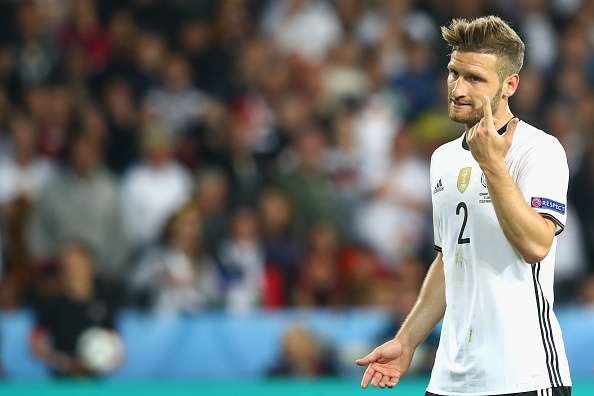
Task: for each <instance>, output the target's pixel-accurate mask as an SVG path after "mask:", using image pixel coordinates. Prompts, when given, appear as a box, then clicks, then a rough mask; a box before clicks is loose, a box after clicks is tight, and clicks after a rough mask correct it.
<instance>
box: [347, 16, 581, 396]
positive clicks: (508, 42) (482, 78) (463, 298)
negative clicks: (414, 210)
mask: <svg viewBox="0 0 594 396" xmlns="http://www.w3.org/2000/svg"><path fill="white" fill-rule="evenodd" d="M441 32H442V36H443V38H444V39H445V41H446V42H447V44H448V45H449V46H450V47H451V49H452V53H451V55H450V61H449V63H448V67H447V68H448V78H447V86H448V101H449V103H448V113H449V117H450V118H451V119H452V120H454V121H456V122H459V123H462V124H464V125H465V126H466V128H465V132H464V133H463V134H462V136H460V137H459V138H458V139H456V140H454V141H451V142H448V143H446V144H444V145H442V146H441V147H439V148H438V149H437V150H436V151H435V152H434V153H433V155H432V158H431V189H432V191H431V192H432V194H433V195H432V203H433V226H434V234H435V249H436V250H437V256H436V258H435V260H434V261H433V263H432V264H431V268H430V269H429V272H428V273H427V276H426V278H425V281H424V283H423V287H422V288H421V291H420V293H419V297H418V299H417V302H416V304H415V306H414V308H413V309H412V311H411V312H410V314H409V315H408V317H407V318H406V320H405V322H404V324H403V325H402V327H401V328H400V330H399V331H398V334H397V335H396V336H395V338H394V339H392V340H390V341H388V342H386V343H384V344H382V345H380V346H378V347H377V348H375V349H374V350H373V351H372V352H371V353H369V354H368V355H367V356H365V357H363V358H361V359H359V360H357V363H358V364H359V365H366V366H367V369H366V370H365V373H364V375H363V379H362V382H361V386H362V387H364V388H365V387H367V386H368V384H369V383H371V384H372V385H373V386H379V387H381V388H384V387H388V388H390V387H393V386H395V385H396V384H397V383H398V381H399V380H400V378H402V376H403V375H405V373H406V371H407V369H408V367H409V365H410V362H411V359H412V357H413V354H414V351H415V348H416V346H417V345H419V343H421V342H422V341H423V340H424V339H425V337H426V336H427V335H428V334H429V333H430V332H431V330H432V329H433V328H434V326H435V325H436V324H437V322H438V321H439V320H440V319H442V318H443V326H442V330H441V338H440V342H439V348H438V351H437V356H436V358H435V365H434V367H433V371H432V374H431V380H430V382H429V386H428V388H427V393H426V395H428V396H431V395H503V394H505V395H526V396H527V395H538V396H540V395H548V396H554V395H564V396H565V395H570V394H571V379H570V376H569V368H568V364H567V358H566V356H565V350H564V346H563V339H562V337H561V330H560V328H559V324H558V322H557V319H556V317H555V314H554V313H553V310H552V306H553V269H554V265H555V247H556V238H555V236H556V235H558V234H559V233H560V232H561V231H563V227H564V225H565V219H566V212H565V211H566V195H567V182H568V177H569V176H568V175H569V171H568V166H567V159H566V156H565V152H564V150H563V148H562V146H561V144H560V143H559V141H558V140H557V139H556V138H554V137H552V136H550V135H548V134H546V133H544V132H543V131H541V130H539V129H537V128H535V127H534V126H532V125H529V124H527V123H525V122H523V121H521V120H519V119H518V118H516V117H514V115H513V114H512V112H511V111H510V108H509V103H508V102H509V98H510V97H511V96H512V95H513V94H514V93H515V92H516V90H517V89H518V85H519V82H520V78H519V75H518V73H519V71H520V69H521V67H522V63H523V58H524V43H523V42H522V40H521V39H520V38H519V37H518V35H517V34H516V32H515V31H514V30H513V29H512V28H510V26H508V25H507V24H506V23H505V22H504V21H502V20H501V19H500V18H498V17H495V16H488V17H482V18H478V19H474V20H471V21H468V20H464V19H455V20H453V21H452V22H451V24H450V25H449V26H448V27H442V30H441Z"/></svg>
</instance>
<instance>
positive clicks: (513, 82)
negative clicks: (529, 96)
mask: <svg viewBox="0 0 594 396" xmlns="http://www.w3.org/2000/svg"><path fill="white" fill-rule="evenodd" d="M518 85H520V75H519V74H518V73H514V74H512V75H510V76H508V77H507V78H506V79H505V81H504V82H503V88H502V89H501V96H502V97H503V98H509V97H510V96H513V95H514V94H515V93H516V90H517V89H518Z"/></svg>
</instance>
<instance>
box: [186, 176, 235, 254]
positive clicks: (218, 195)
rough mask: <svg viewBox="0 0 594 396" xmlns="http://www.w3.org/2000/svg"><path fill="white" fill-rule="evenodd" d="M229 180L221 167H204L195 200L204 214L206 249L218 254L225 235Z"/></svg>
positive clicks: (197, 184)
mask: <svg viewBox="0 0 594 396" xmlns="http://www.w3.org/2000/svg"><path fill="white" fill-rule="evenodd" d="M228 195H229V182H228V180H227V178H226V177H225V173H224V172H223V171H221V170H220V169H216V168H206V169H203V170H202V171H201V172H200V173H199V174H198V177H197V182H196V189H195V192H194V197H193V200H195V201H196V204H197V205H198V208H199V209H200V213H201V214H202V216H203V229H204V231H203V234H204V236H203V240H204V247H205V248H206V250H207V251H208V252H209V253H211V254H213V255H216V254H217V253H218V251H219V245H220V243H221V242H222V240H223V238H224V237H225V232H226V227H227V225H228V220H227V209H228V205H227V201H228Z"/></svg>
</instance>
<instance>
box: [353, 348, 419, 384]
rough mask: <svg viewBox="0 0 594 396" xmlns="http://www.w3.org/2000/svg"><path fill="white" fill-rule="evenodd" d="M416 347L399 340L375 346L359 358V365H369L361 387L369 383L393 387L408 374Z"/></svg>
mask: <svg viewBox="0 0 594 396" xmlns="http://www.w3.org/2000/svg"><path fill="white" fill-rule="evenodd" d="M414 351H415V348H414V347H410V346H407V345H405V344H404V343H402V342H401V341H399V340H398V339H397V338H395V339H393V340H390V341H388V342H386V343H384V344H382V345H380V346H378V347H377V348H375V349H374V350H373V351H372V352H371V353H369V354H368V355H367V356H365V357H363V358H361V359H357V360H356V363H357V364H358V365H359V366H365V365H367V369H366V370H365V373H364V374H363V379H362V380H361V387H362V388H367V386H368V385H369V383H370V382H371V385H373V386H375V387H377V386H379V387H380V388H385V387H388V388H393V387H394V386H396V384H397V383H398V381H400V379H401V378H402V377H403V376H404V374H406V372H407V371H408V368H409V367H410V362H411V360H412V357H413V354H414Z"/></svg>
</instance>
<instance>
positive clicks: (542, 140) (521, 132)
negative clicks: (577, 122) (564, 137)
mask: <svg viewBox="0 0 594 396" xmlns="http://www.w3.org/2000/svg"><path fill="white" fill-rule="evenodd" d="M517 128H518V129H517V130H516V134H515V136H514V139H517V144H516V150H515V151H516V152H517V153H518V155H521V156H523V155H524V154H526V153H527V152H528V151H533V150H537V151H541V150H545V151H547V152H555V153H561V152H564V149H563V146H562V145H561V143H560V142H559V140H558V139H557V138H556V137H555V136H553V135H551V134H549V133H547V132H545V131H543V130H542V129H539V128H537V127H535V126H533V125H530V124H528V123H527V122H524V121H520V123H519V124H518V127H517Z"/></svg>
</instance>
